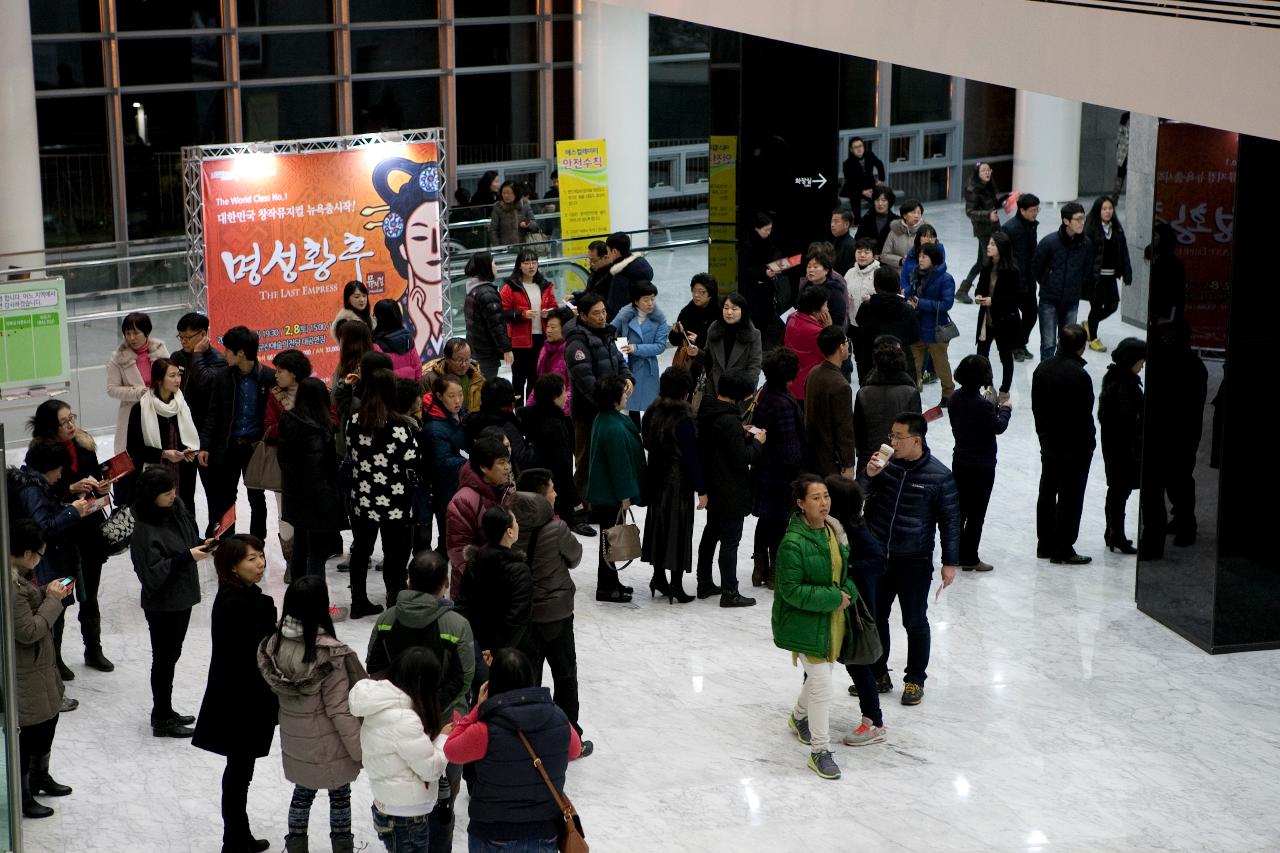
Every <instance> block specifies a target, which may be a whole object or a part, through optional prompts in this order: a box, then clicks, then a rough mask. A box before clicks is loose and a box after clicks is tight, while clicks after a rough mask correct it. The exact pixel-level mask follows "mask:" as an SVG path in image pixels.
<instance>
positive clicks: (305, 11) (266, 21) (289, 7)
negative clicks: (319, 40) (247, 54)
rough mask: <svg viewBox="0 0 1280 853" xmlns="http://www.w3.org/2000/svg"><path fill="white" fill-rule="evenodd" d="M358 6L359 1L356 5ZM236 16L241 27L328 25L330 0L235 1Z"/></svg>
mask: <svg viewBox="0 0 1280 853" xmlns="http://www.w3.org/2000/svg"><path fill="white" fill-rule="evenodd" d="M354 5H360V3H359V0H357V2H356V4H354ZM236 14H237V16H238V20H239V23H240V26H242V27H282V26H290V25H294V24H328V23H331V22H332V21H333V3H332V1H331V0H289V2H288V3H281V2H278V0H277V2H274V3H272V2H268V0H236Z"/></svg>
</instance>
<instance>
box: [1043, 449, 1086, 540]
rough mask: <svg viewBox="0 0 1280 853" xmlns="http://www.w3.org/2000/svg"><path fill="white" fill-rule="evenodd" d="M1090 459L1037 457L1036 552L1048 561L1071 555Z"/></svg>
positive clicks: (1078, 533) (1077, 535) (1077, 528)
mask: <svg viewBox="0 0 1280 853" xmlns="http://www.w3.org/2000/svg"><path fill="white" fill-rule="evenodd" d="M1092 461H1093V456H1092V455H1088V456H1085V455H1082V454H1081V455H1074V456H1068V457H1060V456H1053V457H1050V456H1046V455H1045V454H1044V453H1041V454H1040V497H1039V499H1038V500H1037V501H1036V550H1037V551H1038V552H1041V553H1048V555H1049V556H1050V557H1053V558H1062V557H1069V556H1071V555H1072V554H1074V553H1075V545H1076V539H1077V538H1079V536H1080V514H1081V513H1082V512H1084V488H1085V485H1086V484H1087V483H1088V482H1089V463H1090V462H1092Z"/></svg>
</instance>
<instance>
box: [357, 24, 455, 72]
mask: <svg viewBox="0 0 1280 853" xmlns="http://www.w3.org/2000/svg"><path fill="white" fill-rule="evenodd" d="M439 66H440V33H439V31H438V30H437V29H436V28H435V27H414V28H412V29H398V30H352V31H351V69H352V70H353V71H355V72H356V73H357V74H369V73H377V72H380V71H414V70H417V69H426V68H438V67H439Z"/></svg>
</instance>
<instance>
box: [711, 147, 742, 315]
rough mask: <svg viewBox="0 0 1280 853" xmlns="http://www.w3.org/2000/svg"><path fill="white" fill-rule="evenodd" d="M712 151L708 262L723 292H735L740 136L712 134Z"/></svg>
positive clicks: (736, 287)
mask: <svg viewBox="0 0 1280 853" xmlns="http://www.w3.org/2000/svg"><path fill="white" fill-rule="evenodd" d="M710 143H711V146H710V152H711V198H710V201H709V207H710V210H709V211H708V213H709V214H710V216H711V246H710V247H709V249H708V252H707V254H708V257H707V261H708V265H709V266H710V269H711V274H712V275H713V276H715V279H716V282H717V283H718V284H719V286H720V293H721V295H724V294H726V293H732V292H733V291H735V290H737V289H738V288H739V284H738V280H737V279H738V244H737V228H736V225H735V223H737V221H738V137H736V136H712V137H711V139H710Z"/></svg>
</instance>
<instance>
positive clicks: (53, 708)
mask: <svg viewBox="0 0 1280 853" xmlns="http://www.w3.org/2000/svg"><path fill="white" fill-rule="evenodd" d="M12 577H13V649H14V661H13V671H14V674H15V676H16V677H17V682H18V725H20V726H34V725H37V724H39V723H43V722H44V721H45V720H51V719H53V718H54V717H56V716H57V715H58V711H59V709H61V708H62V676H60V675H58V667H57V664H56V659H55V656H54V651H53V625H54V623H55V622H57V621H58V617H59V616H61V615H62V602H61V601H58V600H57V599H56V598H51V597H49V596H47V595H45V594H44V590H43V589H41V588H39V587H37V586H34V585H33V584H32V583H31V581H29V580H27V579H26V578H24V577H21V576H19V575H18V573H17V572H12Z"/></svg>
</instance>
